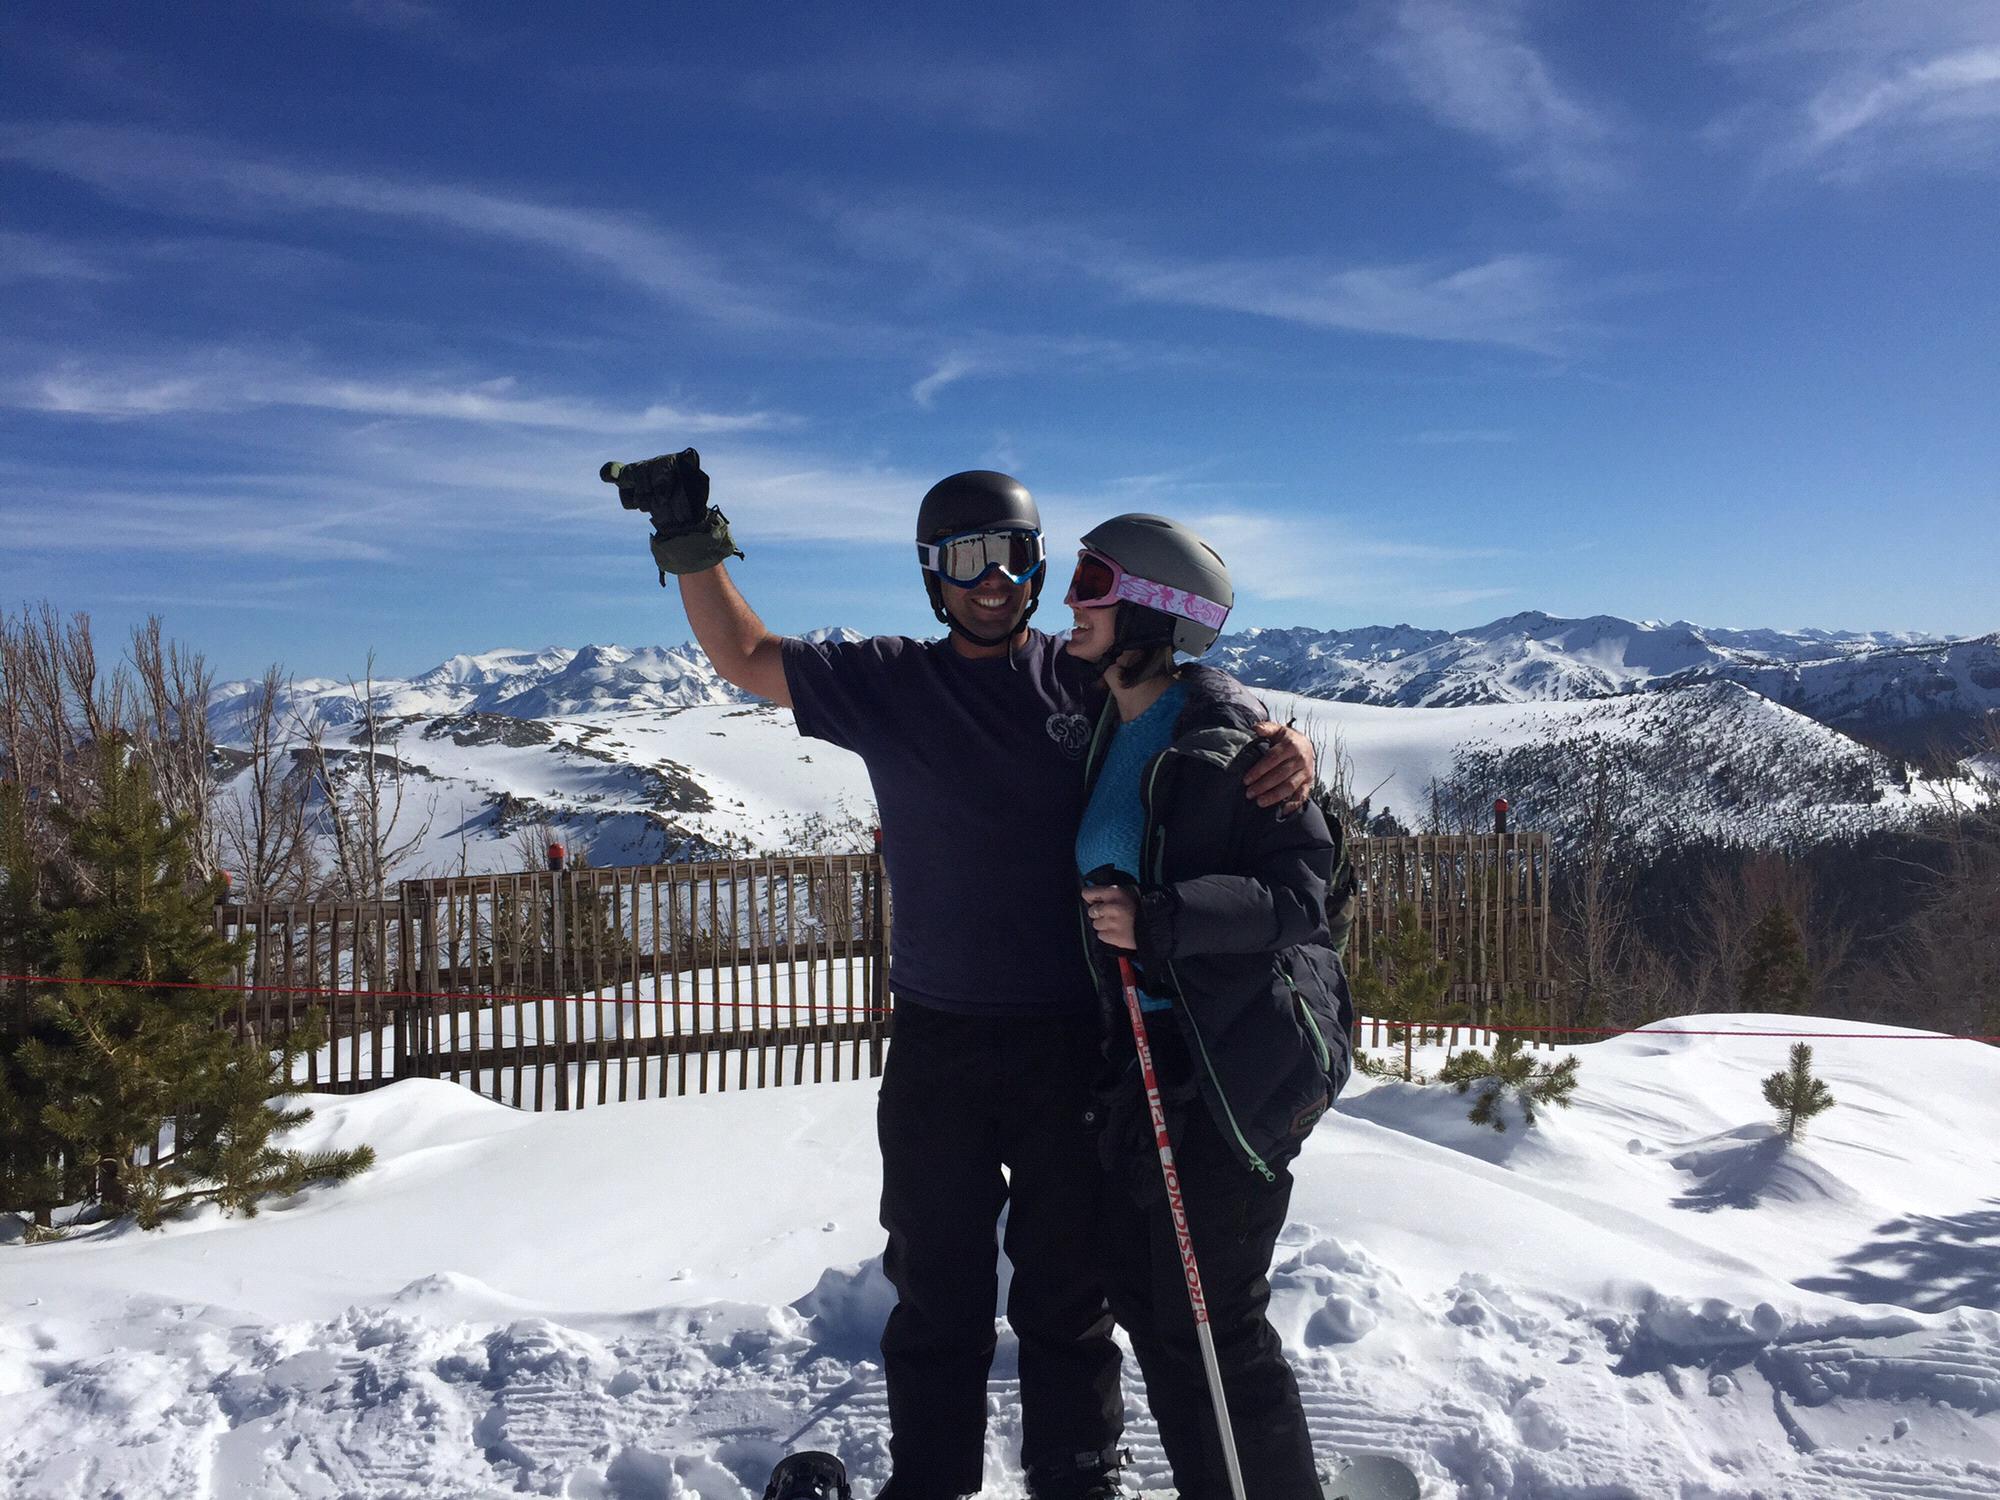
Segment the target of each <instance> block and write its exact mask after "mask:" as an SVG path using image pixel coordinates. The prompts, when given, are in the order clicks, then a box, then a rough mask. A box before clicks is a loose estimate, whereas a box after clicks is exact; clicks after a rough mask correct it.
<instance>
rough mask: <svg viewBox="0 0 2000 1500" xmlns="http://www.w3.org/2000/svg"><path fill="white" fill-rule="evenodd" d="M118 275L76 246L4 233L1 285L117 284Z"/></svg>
mask: <svg viewBox="0 0 2000 1500" xmlns="http://www.w3.org/2000/svg"><path fill="white" fill-rule="evenodd" d="M118 274H119V273H118V272H117V271H115V270H113V269H112V268H111V267H109V266H107V265H105V264H104V263H103V261H102V260H100V259H99V258H98V257H96V256H93V255H89V254H87V253H85V252H84V251H82V250H79V249H78V248H77V247H75V246H74V245H70V244H66V243H65V242H63V241H61V240H57V239H51V238H50V237H49V236H47V235H41V234H15V233H12V232H10V231H7V230H0V284H4V283H6V282H9V281H115V280H117V279H118Z"/></svg>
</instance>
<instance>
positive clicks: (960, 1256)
mask: <svg viewBox="0 0 2000 1500" xmlns="http://www.w3.org/2000/svg"><path fill="white" fill-rule="evenodd" d="M605 477H606V478H612V479H615V482H616V483H618V484H619V485H620V487H621V491H622V498H623V499H624V501H625V503H626V504H627V505H628V506H630V507H633V508H645V509H648V510H650V511H651V512H652V514H653V516H654V524H655V528H656V531H655V536H654V538H653V553H654V558H655V561H656V562H658V564H659V566H660V571H661V581H662V582H664V581H665V577H666V574H667V573H669V572H672V573H674V574H676V575H677V576H678V578H679V580H680V592H681V602H682V603H683V605H684V606H685V607H686V609H687V615H688V622H689V624H690V625H691V626H692V627H693V629H694V634H695V638H696V639H697V640H698V641H700V643H701V646H702V649H703V650H704V651H706V652H707V653H708V656H709V660H710V661H711V662H712V663H713V664H714V666H715V669H716V671H717V672H718V673H720V674H721V675H722V677H723V678H724V679H725V680H727V681H729V682H732V683H734V684H735V685H736V686H738V687H740V688H743V689H744V690H746V691H748V692H751V693H755V694H756V695H757V696H759V697H761V698H768V699H769V700H771V701H772V702H774V703H777V704H780V705H783V706H785V707H788V708H790V709H791V710H792V711H793V713H794V715H795V716H796V717H797V720H798V727H799V732H800V733H801V734H804V735H808V736H811V737H813V738H816V739H823V740H826V741H828V742H829V743H831V744H835V745H839V746H841V747H842V748H844V749H848V750H852V751H854V752H855V753H856V754H858V755H860V756H861V758H862V760H863V761H864V762H865V763H866V765H867V767H868V774H869V779H870V781H871V782H872V783H873V785H874V789H875V796H876V802H877V806H878V808H879V811H880V816H881V827H882V850H883V858H884V861H885V863H886V865H887V867H888V875H889V884H890V888H891V891H892V892H893V895H894V899H895V924H894V935H893V939H892V952H891V955H890V968H889V973H890V986H891V989H892V991H893V993H894V1000H895V1026H894V1039H895V1040H894V1044H893V1045H892V1046H891V1048H890V1049H889V1058H888V1062H887V1065H886V1066H885V1068H884V1071H883V1077H882V1091H881V1100H880V1103H879V1106H878V1109H877V1115H876V1125H877V1133H878V1136H879V1138H880V1144H881V1150H882V1227H883V1228H884V1229H886V1230H887V1231H888V1235H889V1242H888V1248H887V1250H886V1251H885V1253H884V1255H883V1270H884V1272H885V1274H886V1275H887V1276H888V1278H889V1281H890V1282H891V1284H892V1285H893V1286H894V1287H895V1288H896V1294H897V1299H898V1300H897V1303H896V1306H895V1308H894V1310H893V1311H892V1312H891V1313H890V1315H889V1321H888V1326H887V1327H886V1328H885V1329H884V1330H883V1333H882V1360H883V1371H884V1376H885V1379H886V1382H887V1385H888V1397H889V1421H890V1439H889V1453H890V1460H891V1463H892V1465H893V1474H892V1477H891V1478H890V1481H889V1483H888V1485H887V1486H886V1487H885V1488H884V1489H883V1491H882V1494H883V1496H884V1497H885V1500H954V1497H957V1496H960V1495H968V1494H971V1493H973V1492H974V1491H976V1490H978V1489H979V1487H980V1484H981V1479H982V1468H983V1458H984V1450H985V1429H986V1377H987V1371H988V1367H989V1366H990V1364H991V1362H992V1357H993V1351H994V1327H993V1314H994V1306H995V1302H996V1299H997V1295H998V1277H997V1268H996V1257H995V1254H994V1241H995V1226H996V1224H997V1223H998V1220H999V1218H1000V1215H1001V1211H1002V1209H1003V1208H1005V1209H1006V1210H1007V1227H1006V1237H1005V1244H1006V1249H1007V1255H1008V1258H1009V1260H1010V1261H1011V1262H1012V1264H1013V1267H1014V1278H1013V1283H1012V1286H1011V1288H1010V1290H1009V1293H1008V1299H1007V1317H1008V1321H1009V1322H1010V1324H1011V1325H1012V1327H1013V1330H1014V1333H1015V1335H1016V1337H1017V1338H1018V1339H1019V1341H1020V1379H1021V1426H1022V1436H1021V1462H1022V1467H1023V1469H1024V1470H1025V1471H1026V1474H1027V1479H1028V1488H1029V1491H1030V1493H1031V1494H1032V1495H1034V1496H1035V1497H1036V1500H1102V1497H1106V1496H1110V1495H1113V1494H1115V1493H1116V1489H1117V1472H1118V1439H1119V1436H1120V1433H1121V1432H1122V1430H1123V1400H1122V1397H1121V1394H1120V1390H1119V1384H1118V1364H1119V1355H1118V1350H1117V1346H1116V1345H1115V1344H1113V1343H1112V1341H1111V1317H1110V1313H1109V1311H1108V1308H1107V1306H1106V1302H1105V1298H1104V1292H1103V1287H1102V1282H1101V1279H1100V1275H1099V1272H1098V1268H1097V1255H1096V1251H1095V1246H1094V1244H1093V1243H1092V1235H1091V1224H1092V1222H1093V1218H1094V1195H1095V1193H1096V1191H1097V1187H1098V1181H1099V1179H1098V1176H1097V1167H1096V1160H1097V1155H1096V1150H1095V1145H1094V1142H1093V1140H1092V1138H1091V1137H1090V1135H1089V1134H1088V1127H1087V1123H1086V1119H1085V1116H1086V1111H1087V1110H1088V1108H1089V1084H1090V1080H1091V1076H1092V1073H1093V1071H1094V1069H1095V1067H1096V1064H1097V1060H1098V1053H1097V1046H1096V1035H1097V1030H1098V1021H1097V1013H1096V1003H1097V1002H1096V1000H1095V998H1094V990H1093V986H1092V982H1091V977H1090V971H1089V968H1088V966H1087V963H1086V960H1085V948H1084V937H1083V927H1082V923H1081V918H1080V915H1079V909H1078V904H1077V885H1076V867H1075V862H1074V858H1075V856H1074V848H1073V846H1074V841H1075V838H1076V830H1077V825H1078V822H1079V820H1080V818H1081V816H1082V812H1083V774H1082V773H1083V765H1082V762H1083V756H1084V752H1085V749H1086V744H1087V741H1088V738H1089V728H1090V722H1091V721H1090V719H1089V718H1088V717H1087V716H1086V715H1087V713H1088V711H1089V708H1090V707H1091V705H1092V699H1093V695H1094V694H1095V693H1097V692H1099V691H1101V690H1099V689H1097V688H1096V687H1095V684H1094V682H1093V680H1092V679H1091V678H1090V676H1089V674H1088V672H1087V671H1084V670H1079V668H1078V666H1077V664H1076V661H1075V659H1074V658H1071V657H1068V656H1066V655H1065V654H1064V653H1063V652H1062V651H1061V650H1060V643H1059V642H1058V641H1057V640H1056V639H1055V638H1053V637H1051V636H1048V635H1045V634H1043V633H1041V632H1040V631H1036V630H1033V629H1030V628H1029V626H1028V617H1029V616H1030V615H1032V614H1033V613H1034V610H1035V605H1036V603H1037V601H1038V599H1039V597H1040V594H1041V589H1042V584H1043V581H1044V574H1045V572H1046V569H1045V568H1044V565H1043V564H1044V559H1045V547H1044V542H1043V538H1042V531H1041V517H1040V515H1039V514H1038V512H1037V511H1036V508H1035V503H1034V500H1033V498H1032V497H1031V496H1030V495H1029V494H1028V491H1027V489H1026V488H1025V487H1024V486H1023V485H1022V484H1021V483H1020V482H1019V481H1018V480H1015V479H1012V478H1010V477H1008V476H1007V475H1005V474H998V473H994V472H992V471H989V470H971V471H968V472H966V473H962V474H954V475H951V476H950V477H949V478H946V479H943V480H940V481H939V482H938V483H937V484H936V485H934V486H933V487H932V488H931V490H930V492H929V493H928V494H926V495H925V496H924V499H923V503H922V505H921V507H920V508H919V511H918V516H917V553H918V561H919V564H920V566H921V567H922V568H923V573H924V583H925V587H926V589H927V590H928V592H929V595H930V602H931V609H932V611H933V613H934V614H935V615H936V616H937V619H938V621H939V623H941V624H943V625H944V626H945V627H946V629H947V634H946V635H945V637H944V638H943V639H942V640H937V641H930V642H919V641H916V640H912V639H909V638H908V637H901V636H877V637H875V638H874V639H872V640H867V641H861V642H854V643H847V644H827V643H815V642H807V641H802V640H796V639H789V638H784V637H780V636H777V635H774V634H773V633H772V632H771V631H770V630H768V629H767V628H765V625H764V623H763V621H762V620H760V619H759V618H758V617H757V615H756V613H755V611H753V610H752V609H751V608H750V606H749V605H748V603H746V602H745V601H744V599H743V596H742V595H741V594H739V593H738V592H737V590H736V587H735V585H734V584H733V583H732V582H731V580H730V577H729V574H728V572H727V570H726V568H725V567H724V566H723V560H724V559H725V558H727V557H731V556H735V557H740V556H742V553H741V552H739V551H737V550H736V547H735V544H734V542H733V540H732V539H731V538H730V536H729V528H728V522H727V520H726V519H725V518H724V517H723V516H722V514H721V512H720V511H718V510H716V509H715V508H714V507H713V506H711V505H709V503H708V476H707V475H706V474H704V473H702V471H701V468H700V463H699V457H698V455H696V454H695V452H694V450H693V449H688V450H686V451H685V452H683V453H679V454H672V455H668V456H666V457H663V458H658V459H652V460H649V461H647V462H646V463H645V464H638V465H627V466H624V468H623V469H622V470H618V471H614V470H613V469H612V468H611V467H610V466H607V467H606V470H605ZM1262 729H1263V730H1264V731H1265V732H1267V733H1268V734H1271V735H1276V736H1281V737H1282V743H1281V744H1280V745H1279V747H1278V749H1277V751H1276V753H1273V754H1270V755H1266V756H1264V757H1262V759H1261V761H1260V762H1259V764H1258V766H1257V767H1256V769H1255V770H1254V771H1253V773H1252V775H1253V779H1251V780H1248V781H1246V784H1245V790H1246V794H1248V795H1252V796H1254V797H1256V798H1257V800H1259V801H1260V802H1262V803H1264V804H1265V805H1270V804H1272V803H1276V802H1280V801H1283V802H1288V803H1296V802H1302V801H1303V799H1304V797H1305V794H1306V791H1307V789H1308V788H1309V787H1310V785H1311V779H1312V777H1311V755H1310V751H1309V749H1308V747H1307V746H1306V744H1305V741H1304V739H1303V738H1302V737H1300V736H1299V735H1297V734H1296V733H1294V732H1291V731H1286V730H1282V729H1280V728H1279V727H1278V726H1276V725H1265V726H1262Z"/></svg>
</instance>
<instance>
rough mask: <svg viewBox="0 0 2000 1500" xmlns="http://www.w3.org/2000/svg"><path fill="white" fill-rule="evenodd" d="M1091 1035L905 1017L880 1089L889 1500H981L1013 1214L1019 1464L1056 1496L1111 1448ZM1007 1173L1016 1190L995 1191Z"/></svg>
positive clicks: (1080, 1024)
mask: <svg viewBox="0 0 2000 1500" xmlns="http://www.w3.org/2000/svg"><path fill="white" fill-rule="evenodd" d="M1096 1036H1097V1026H1096V1018H1095V1016H1094V1015H1091V1014H1082V1015H1079V1016H1077V1017H1075V1018H1074V1019H1069V1018H1052V1017H1048V1016H1028V1017H1017V1018H1010V1019H1005V1020H1000V1019H990V1018H985V1017H971V1016H963V1015H958V1014H955V1013H952V1012H946V1011H941V1010H937V1009H934V1008H931V1007H928V1006H923V1005H915V1004H911V1003H908V1002H899V1003H898V1005H897V1007H896V1029H895V1040H894V1041H893V1042H892V1043H891V1045H890V1048H889V1060H888V1063H887V1065H886V1067H885V1069H884V1071H883V1075H882V1093H881V1099H880V1102H879V1104H878V1106H877V1111H876V1133H877V1135H878V1136H879V1137H880V1140H881V1145H882V1227H883V1228H884V1229H886V1230H888V1231H889V1246H888V1250H887V1251H886V1252H885V1254H884V1256H883V1261H882V1268H883V1270H884V1272H885V1273H886V1274H887V1276H888V1278H889V1281H890V1283H891V1284H892V1285H894V1287H895V1288H896V1294H897V1297H898V1301H897V1303H896V1307H895V1309H894V1311H892V1312H891V1313H890V1314H889V1323H888V1326H887V1327H886V1328H885V1329H884V1330H883V1333H882V1363H883V1370H884V1373H885V1375H886V1378H887V1383H888V1393H889V1425H890V1436H889V1454H890V1458H891V1461H892V1464H893V1467H894V1476H893V1478H892V1479H891V1480H890V1482H889V1485H888V1486H887V1487H886V1488H885V1489H884V1490H883V1491H882V1495H883V1497H884V1500H947V1497H950V1496H955V1495H965V1494H971V1493H972V1492H974V1491H976V1490H977V1489H978V1488H979V1487H980V1482H981V1469H982V1465H983V1458H984V1452H985V1436H986V1376H987V1370H988V1368H989V1366H990V1365H991V1363H992V1360H993V1349H994V1342H995V1339H994V1327H993V1318H994V1312H995V1306H994V1304H995V1301H996V1298H997V1296H998V1291H999V1276H998V1256H997V1254H996V1251H995V1232H994V1231H995V1224H996V1221H997V1220H998V1219H999V1216H1000V1209H1001V1206H1002V1205H1003V1204H1008V1203H1011V1205H1012V1207H1011V1208H1010V1210H1009V1212H1008V1216H1007V1239H1006V1246H1007V1256H1008V1259H1009V1260H1011V1261H1012V1262H1013V1266H1014V1279H1013V1284H1012V1286H1011V1288H1010V1290H1009V1292H1008V1297H1007V1318H1008V1321H1009V1322H1010V1323H1011V1324H1012V1325H1013V1329H1014V1333H1015V1335H1016V1337H1018V1338H1019V1340H1020V1345H1021V1434H1022V1435H1021V1460H1022V1465H1023V1467H1024V1468H1026V1469H1027V1470H1028V1471H1029V1474H1030V1477H1031V1480H1040V1479H1042V1477H1043V1476H1044V1475H1047V1476H1050V1479H1049V1480H1048V1482H1045V1483H1038V1484H1037V1485H1036V1488H1037V1490H1038V1492H1040V1493H1047V1494H1052V1495H1054V1494H1060V1493H1061V1485H1060V1476H1062V1475H1065V1474H1068V1475H1074V1474H1075V1473H1076V1472H1077V1469H1078V1463H1079V1458H1080V1456H1082V1455H1085V1454H1101V1453H1104V1452H1105V1451H1106V1450H1109V1449H1112V1448H1114V1447H1115V1446H1116V1445H1117V1442H1118V1437H1119V1434H1120V1432H1121V1430H1122V1427H1123V1421H1122V1416H1123V1401H1122V1398H1121V1396H1120V1393H1119V1386H1118V1366H1119V1353H1118V1346H1117V1345H1116V1344H1114V1343H1113V1342H1112V1339H1111V1314H1110V1310H1109V1308H1108V1307H1107V1305H1106V1301H1105V1296H1104V1289H1103V1281H1102V1276H1101V1271H1100V1262H1099V1257H1098V1255H1097V1253H1096V1247H1095V1239H1096V1230H1097V1204H1098V1202H1099V1200H1100V1199H1101V1197H1102V1193H1101V1191H1100V1189H1101V1184H1102V1176H1101V1174H1100V1172H1099V1169H1098V1165H1097V1157H1096V1151H1095V1149H1094V1138H1093V1137H1092V1136H1090V1135H1089V1134H1088V1133H1087V1129H1086V1126H1085V1123H1084V1119H1083V1115H1084V1111H1085V1110H1086V1109H1087V1108H1088V1097H1089V1089H1088V1083H1089V1079H1090V1076H1091V1074H1092V1072H1093V1070H1094V1068H1095V1065H1096V1061H1097V1043H1096ZM1003 1164H1004V1165H1005V1166H1006V1168H1007V1171H1008V1175H1007V1176H1006V1177H1003V1176H1002V1175H1001V1167H1002V1165H1003Z"/></svg>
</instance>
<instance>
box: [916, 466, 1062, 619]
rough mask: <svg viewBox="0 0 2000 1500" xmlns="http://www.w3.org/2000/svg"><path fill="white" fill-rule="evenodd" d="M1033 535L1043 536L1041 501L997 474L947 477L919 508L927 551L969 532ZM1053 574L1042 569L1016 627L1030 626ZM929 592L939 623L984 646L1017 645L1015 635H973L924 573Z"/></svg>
mask: <svg viewBox="0 0 2000 1500" xmlns="http://www.w3.org/2000/svg"><path fill="white" fill-rule="evenodd" d="M1015 529H1018V530H1021V531H1032V532H1034V533H1036V534H1037V535H1040V534H1041V530H1042V513H1041V512H1040V511H1039V510H1037V509H1035V497H1034V496H1033V495H1031V494H1029V493H1028V487H1027V486H1026V485H1025V484H1023V483H1021V481H1020V480H1018V479H1016V478H1015V477H1014V476H1013V475H1011V474H1002V473H999V472H998V471H997V470H994V469H967V470H965V471H964V472H963V473H960V474H947V475H946V476H945V477H944V478H943V479H940V480H939V481H938V482H937V483H936V484H934V485H932V486H931V487H930V489H929V490H928V491H926V492H925V494H924V500H923V504H921V505H919V506H918V507H917V545H918V546H919V547H925V546H928V545H929V544H931V543H932V542H936V541H939V540H941V539H943V538H944V537H948V536H958V535H960V534H962V533H964V532H968V531H1007V530H1015ZM1047 574H1048V569H1047V568H1042V569H1040V570H1039V571H1038V572H1037V573H1036V574H1035V576H1034V579H1033V580H1032V581H1031V582H1030V583H1029V585H1028V607H1027V608H1026V609H1024V610H1023V611H1021V618H1020V619H1019V620H1016V621H1015V622H1014V629H1015V630H1019V629H1020V628H1021V627H1022V626H1023V625H1025V624H1027V623H1028V616H1030V615H1032V614H1033V613H1034V612H1035V606H1036V605H1037V604H1039V603H1041V599H1042V581H1043V579H1044V578H1045V577H1046V576H1047ZM924 588H925V589H926V590H927V591H928V592H929V593H930V596H931V613H932V614H934V615H936V616H937V618H938V623H939V624H941V625H944V626H947V627H948V628H950V629H952V630H955V631H957V632H958V633H959V634H960V635H962V636H964V637H965V638H966V639H967V640H970V641H974V642H976V643H978V644H979V645H982V646H997V645H999V644H1001V642H1003V641H1006V640H1010V639H1012V635H1013V633H1012V632H1011V631H1010V632H1009V633H1008V634H1007V635H1004V636H999V637H996V638H994V639H992V640H989V639H987V638H986V637H985V636H982V635H976V634H974V633H973V632H972V631H970V630H967V629H966V628H965V626H963V625H961V624H960V623H959V622H958V621H957V620H956V619H954V618H952V615H951V612H950V611H949V610H947V609H946V608H945V607H944V593H943V591H942V590H941V589H940V588H939V586H938V578H937V574H935V573H933V572H931V571H930V569H928V568H926V569H925V570H924Z"/></svg>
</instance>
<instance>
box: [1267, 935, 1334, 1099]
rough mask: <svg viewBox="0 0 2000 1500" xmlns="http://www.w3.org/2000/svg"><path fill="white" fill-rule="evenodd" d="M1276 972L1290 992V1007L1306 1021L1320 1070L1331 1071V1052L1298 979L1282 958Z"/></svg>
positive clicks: (1323, 1071)
mask: <svg viewBox="0 0 2000 1500" xmlns="http://www.w3.org/2000/svg"><path fill="white" fill-rule="evenodd" d="M1278 972H1279V973H1280V974H1282V975H1283V976H1284V978H1285V988H1286V989H1288V990H1290V991H1291V992H1292V1009H1293V1010H1295V1011H1297V1012H1298V1013H1299V1019H1300V1020H1301V1021H1303V1022H1305V1023H1306V1032H1307V1034H1308V1035H1309V1036H1311V1037H1312V1044H1313V1055H1314V1056H1315V1057H1317V1058H1318V1059H1319V1070H1320V1072H1322V1073H1330V1072H1332V1071H1333V1053H1332V1052H1331V1051H1330V1050H1329V1049H1328V1047H1327V1045H1326V1036H1325V1034H1324V1033H1322V1032H1321V1031H1320V1029H1319V1019H1318V1017H1316V1016H1314V1015H1313V1013H1312V1007H1311V1006H1310V1005H1308V1004H1306V1002H1305V997H1304V996H1302V995H1300V994H1299V985H1298V981H1297V980H1295V979H1294V978H1292V971H1291V969H1290V968H1289V967H1287V966H1286V964H1285V962H1284V961H1283V960H1282V959H1280V960H1279V962H1278Z"/></svg>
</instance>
